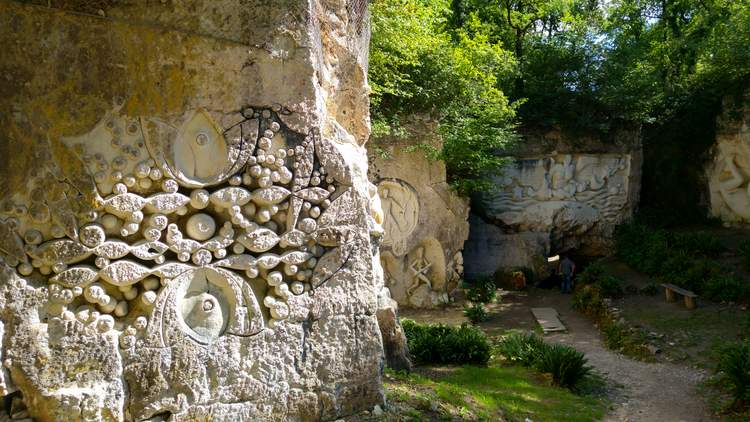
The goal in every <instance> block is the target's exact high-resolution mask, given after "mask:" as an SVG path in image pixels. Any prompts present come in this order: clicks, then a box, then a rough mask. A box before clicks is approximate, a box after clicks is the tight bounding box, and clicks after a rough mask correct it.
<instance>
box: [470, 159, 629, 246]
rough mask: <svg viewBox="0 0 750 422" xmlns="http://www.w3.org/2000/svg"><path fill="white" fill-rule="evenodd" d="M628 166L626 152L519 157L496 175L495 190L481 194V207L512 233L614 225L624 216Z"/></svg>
mask: <svg viewBox="0 0 750 422" xmlns="http://www.w3.org/2000/svg"><path fill="white" fill-rule="evenodd" d="M629 166H630V156H629V155H618V154H601V155H593V154H580V155H574V154H564V155H552V156H548V157H542V158H536V159H522V160H519V161H517V162H516V164H515V165H514V166H509V167H508V168H506V169H505V171H504V173H503V175H502V176H501V177H499V178H498V179H497V181H498V185H499V187H500V189H499V191H497V192H494V193H490V194H486V195H485V196H483V204H484V209H485V210H486V213H487V214H488V216H489V217H491V218H494V219H497V220H500V221H501V222H502V223H503V224H505V225H507V226H511V227H514V228H515V229H516V230H518V231H538V232H549V233H553V234H554V235H555V236H558V237H560V238H563V237H565V233H574V234H575V233H577V234H580V233H584V232H586V231H588V230H589V229H590V228H592V227H594V226H595V225H597V224H608V225H610V226H614V224H616V223H617V222H619V221H621V220H622V219H623V218H625V217H626V216H624V215H623V213H622V212H621V210H622V209H624V208H625V207H626V206H627V205H628V200H629V196H628V180H629V176H630V167H629ZM553 241H554V239H553Z"/></svg>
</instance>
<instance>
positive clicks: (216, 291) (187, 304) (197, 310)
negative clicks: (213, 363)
mask: <svg viewBox="0 0 750 422" xmlns="http://www.w3.org/2000/svg"><path fill="white" fill-rule="evenodd" d="M186 277H189V279H186V280H185V281H184V284H183V286H182V288H181V289H180V291H179V292H178V294H177V297H176V299H177V302H176V304H177V315H178V318H179V319H181V322H182V324H181V325H182V328H183V330H184V331H185V332H186V333H187V334H188V335H189V336H190V337H192V338H193V339H195V340H196V341H198V342H200V343H204V344H206V343H211V342H212V341H214V340H215V339H217V338H219V337H220V336H221V335H222V334H224V331H225V330H226V329H227V325H228V323H229V320H230V318H231V317H230V315H231V313H232V310H233V309H234V307H235V306H234V304H233V303H232V300H230V299H229V298H228V297H227V293H228V292H226V291H225V290H226V289H227V288H228V287H227V285H226V281H225V280H223V279H222V278H221V277H219V276H217V275H216V274H212V275H209V274H207V273H206V272H205V271H195V272H192V273H191V274H189V275H186Z"/></svg>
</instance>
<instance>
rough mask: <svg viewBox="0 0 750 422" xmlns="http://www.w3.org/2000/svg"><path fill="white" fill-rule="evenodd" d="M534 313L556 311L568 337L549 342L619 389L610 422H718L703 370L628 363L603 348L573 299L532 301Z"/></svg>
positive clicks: (614, 391)
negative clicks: (703, 386) (581, 356)
mask: <svg viewBox="0 0 750 422" xmlns="http://www.w3.org/2000/svg"><path fill="white" fill-rule="evenodd" d="M528 304H529V305H530V306H533V307H537V306H548V307H553V308H555V309H557V311H558V312H559V313H560V318H561V320H562V321H563V323H564V324H565V325H566V327H567V328H568V332H567V333H561V334H554V335H549V336H547V340H549V341H552V342H557V343H564V344H568V345H571V346H573V347H575V348H576V349H578V350H579V351H581V352H584V353H585V354H586V357H587V358H588V360H589V363H590V364H591V366H593V367H594V368H595V369H596V370H597V372H599V373H600V374H601V375H603V376H604V377H605V378H607V379H608V380H610V381H611V382H612V383H613V384H614V385H616V386H617V387H616V388H613V389H612V390H611V392H610V395H611V398H612V400H613V410H612V411H611V412H610V414H609V415H607V417H605V419H604V420H605V421H608V422H609V421H611V422H615V421H616V422H625V421H628V422H652V421H653V422H667V421H669V422H702V421H711V420H715V419H714V418H713V417H711V416H710V414H709V412H708V411H707V409H706V406H705V403H704V400H703V398H702V397H701V396H700V394H699V392H698V390H697V389H698V384H699V383H700V382H701V381H702V380H703V379H704V377H705V376H706V374H705V373H704V372H703V371H701V370H698V369H693V368H690V367H685V366H679V365H674V364H670V363H647V362H639V361H636V360H633V359H629V358H626V357H624V356H622V355H620V354H618V353H615V352H613V351H610V350H608V349H606V348H605V347H604V345H603V344H602V341H601V339H600V337H599V332H598V330H597V328H596V327H595V326H594V325H593V324H592V323H591V321H589V320H588V319H586V318H585V317H583V316H582V315H580V314H579V313H578V312H576V311H575V310H573V309H571V308H570V296H568V295H565V296H564V295H560V294H558V293H556V292H554V293H552V292H551V293H549V294H545V295H541V296H540V295H533V296H532V297H531V298H529V300H528Z"/></svg>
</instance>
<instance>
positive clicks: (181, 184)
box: [0, 0, 384, 421]
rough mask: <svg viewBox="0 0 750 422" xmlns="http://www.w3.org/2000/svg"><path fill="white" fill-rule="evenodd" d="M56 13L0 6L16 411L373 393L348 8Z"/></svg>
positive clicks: (44, 417) (223, 411)
mask: <svg viewBox="0 0 750 422" xmlns="http://www.w3.org/2000/svg"><path fill="white" fill-rule="evenodd" d="M53 3H54V2H53ZM45 4H46V3H45ZM78 4H79V3H76V2H71V3H66V5H67V7H71V8H73V10H70V11H68V10H57V9H54V8H47V7H38V6H35V5H29V4H21V3H16V2H3V3H0V41H2V44H3V45H4V46H5V47H4V48H5V50H6V52H5V53H6V54H4V60H3V64H2V67H3V69H4V77H3V79H2V80H0V93H2V97H1V98H0V128H2V129H0V153H1V154H2V155H3V156H4V157H5V158H4V159H3V160H0V181H1V182H2V183H0V198H1V201H2V202H1V203H0V258H1V260H0V335H1V336H2V339H1V341H2V344H1V346H2V347H0V360H1V361H2V369H0V395H3V396H7V395H10V394H13V395H14V397H15V398H14V401H15V402H16V403H18V402H19V398H22V400H23V403H24V405H25V406H26V407H27V408H28V409H27V411H28V413H29V414H30V415H31V416H32V417H33V418H35V419H36V420H39V421H51V420H57V421H76V420H102V421H125V420H166V419H169V420H215V421H223V420H226V421H229V420H232V421H236V420H247V421H249V420H279V421H281V420H301V421H302V420H304V421H308V420H328V419H335V418H337V417H339V416H341V415H346V414H350V413H353V412H355V411H357V410H359V409H364V408H370V407H372V406H374V405H375V404H378V403H382V402H383V391H382V387H381V382H380V372H381V368H382V365H383V360H384V356H383V346H382V343H381V337H380V331H379V327H378V321H377V316H376V311H377V309H378V295H379V294H381V292H382V289H383V276H382V270H381V268H380V265H379V258H378V255H377V241H378V237H377V236H376V237H374V238H371V234H373V233H375V234H376V235H377V234H379V233H380V231H381V230H382V229H381V227H380V225H379V223H380V222H382V210H380V209H379V208H378V204H379V202H378V199H377V195H376V192H377V188H376V187H375V186H374V185H372V184H371V183H369V182H368V180H367V156H366V151H365V149H364V147H363V146H362V145H363V144H364V142H365V141H366V138H367V136H368V134H369V120H368V115H367V87H366V66H365V61H366V51H367V41H368V39H367V37H368V28H367V16H366V14H367V10H366V3H361V2H351V3H344V2H326V1H323V2H313V3H310V2H303V1H291V0H288V1H282V2H274V3H268V2H264V3H260V2H252V1H251V2H244V1H243V2H240V1H232V0H220V1H217V2H208V1H198V0H188V1H185V2H169V3H159V2H156V3H152V2H147V3H142V2H137V4H136V3H134V4H133V5H126V6H117V7H115V6H113V7H107V8H105V9H102V10H101V11H100V13H99V15H87V14H85V13H86V12H89V11H88V10H77V9H76V5H78ZM80 4H88V3H86V2H81V3H80ZM109 4H110V3H108V2H102V3H101V5H102V6H106V5H109ZM72 12H84V13H83V14H81V13H72ZM100 15H103V16H100ZM373 240H375V242H373Z"/></svg>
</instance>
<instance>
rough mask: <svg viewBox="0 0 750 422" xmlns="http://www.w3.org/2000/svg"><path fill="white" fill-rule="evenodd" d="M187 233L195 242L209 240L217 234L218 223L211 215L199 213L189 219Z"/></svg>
mask: <svg viewBox="0 0 750 422" xmlns="http://www.w3.org/2000/svg"><path fill="white" fill-rule="evenodd" d="M186 231H187V234H188V236H190V237H191V238H193V239H195V240H200V241H204V240H208V239H210V238H211V236H213V235H214V233H216V222H215V221H214V219H213V217H211V216H210V215H208V214H203V213H198V214H195V215H193V216H192V217H190V218H189V219H188V221H187V226H186Z"/></svg>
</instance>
